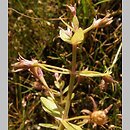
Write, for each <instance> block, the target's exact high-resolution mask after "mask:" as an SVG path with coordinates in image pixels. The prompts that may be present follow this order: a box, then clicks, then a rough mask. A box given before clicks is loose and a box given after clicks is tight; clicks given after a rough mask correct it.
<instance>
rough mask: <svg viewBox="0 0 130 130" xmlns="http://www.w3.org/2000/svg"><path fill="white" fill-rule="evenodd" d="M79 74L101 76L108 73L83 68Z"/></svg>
mask: <svg viewBox="0 0 130 130" xmlns="http://www.w3.org/2000/svg"><path fill="white" fill-rule="evenodd" d="M79 75H80V76H86V77H102V76H110V74H108V73H100V72H97V71H88V70H83V71H81V72H80V73H79Z"/></svg>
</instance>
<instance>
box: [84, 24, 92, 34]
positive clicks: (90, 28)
mask: <svg viewBox="0 0 130 130" xmlns="http://www.w3.org/2000/svg"><path fill="white" fill-rule="evenodd" d="M93 28H94V26H93V24H92V25H91V26H90V27H88V28H86V29H85V30H84V34H85V33H87V32H88V31H90V30H92V29H93Z"/></svg>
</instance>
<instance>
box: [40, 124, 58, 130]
mask: <svg viewBox="0 0 130 130" xmlns="http://www.w3.org/2000/svg"><path fill="white" fill-rule="evenodd" d="M39 126H42V127H46V128H51V129H56V130H57V129H58V126H55V125H53V124H46V123H39Z"/></svg>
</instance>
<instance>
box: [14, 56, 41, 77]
mask: <svg viewBox="0 0 130 130" xmlns="http://www.w3.org/2000/svg"><path fill="white" fill-rule="evenodd" d="M36 63H38V61H37V60H34V59H32V60H31V61H30V60H26V59H24V58H23V57H22V56H21V55H19V59H18V62H16V63H14V64H12V66H13V70H12V71H13V72H19V71H23V70H28V71H30V72H31V73H32V74H33V75H34V76H35V77H36V78H37V79H40V78H41V77H43V72H42V69H41V68H40V67H36V66H34V65H35V64H36Z"/></svg>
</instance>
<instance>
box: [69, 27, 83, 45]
mask: <svg viewBox="0 0 130 130" xmlns="http://www.w3.org/2000/svg"><path fill="white" fill-rule="evenodd" d="M83 40H84V31H83V29H82V28H79V29H78V30H76V32H75V33H74V35H73V37H72V38H71V44H73V45H74V44H80V43H81V42H82V41H83Z"/></svg>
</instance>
